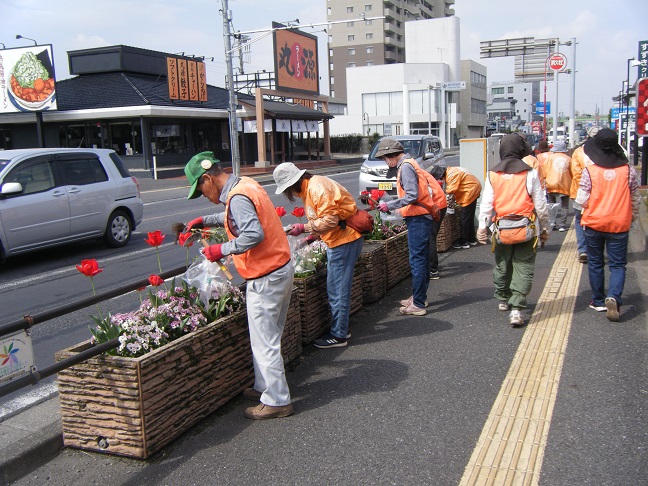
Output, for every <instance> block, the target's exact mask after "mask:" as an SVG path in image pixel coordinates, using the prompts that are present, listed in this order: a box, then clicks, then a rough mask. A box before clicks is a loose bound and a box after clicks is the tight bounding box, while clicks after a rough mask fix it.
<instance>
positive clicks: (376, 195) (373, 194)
mask: <svg viewBox="0 0 648 486" xmlns="http://www.w3.org/2000/svg"><path fill="white" fill-rule="evenodd" d="M384 195H385V191H380V190H378V189H372V190H371V199H373V200H375V201H380V198H382V197H383V196H384Z"/></svg>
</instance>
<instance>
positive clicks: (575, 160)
mask: <svg viewBox="0 0 648 486" xmlns="http://www.w3.org/2000/svg"><path fill="white" fill-rule="evenodd" d="M593 163H594V162H592V160H591V159H590V158H589V157H588V156H587V155H586V154H585V150H584V148H583V146H582V145H581V146H580V147H577V148H576V150H574V153H573V154H572V156H571V173H572V183H571V189H570V191H569V197H571V198H572V199H576V194H577V193H578V186H579V185H580V180H581V175H582V173H583V169H584V168H585V167H587V166H589V165H592V164H593Z"/></svg>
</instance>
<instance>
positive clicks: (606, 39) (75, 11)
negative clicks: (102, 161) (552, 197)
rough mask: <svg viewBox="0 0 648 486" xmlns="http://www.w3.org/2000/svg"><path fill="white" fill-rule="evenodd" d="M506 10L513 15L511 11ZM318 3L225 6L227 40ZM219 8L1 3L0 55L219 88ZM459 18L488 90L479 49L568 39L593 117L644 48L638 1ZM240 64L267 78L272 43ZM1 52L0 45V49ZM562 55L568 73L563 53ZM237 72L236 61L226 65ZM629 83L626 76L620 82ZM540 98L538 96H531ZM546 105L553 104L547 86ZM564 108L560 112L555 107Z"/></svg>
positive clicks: (487, 10) (464, 8) (322, 18)
mask: <svg viewBox="0 0 648 486" xmlns="http://www.w3.org/2000/svg"><path fill="white" fill-rule="evenodd" d="M511 5H513V7H511ZM326 7H327V0H280V1H277V0H229V10H230V11H231V15H232V19H233V27H234V30H236V31H241V32H246V31H253V30H260V29H267V28H270V26H271V22H272V21H278V22H287V21H294V20H295V19H299V22H300V25H309V24H316V23H325V22H326ZM221 8H222V0H182V1H178V0H102V1H97V0H56V1H55V2H42V1H34V0H2V9H1V14H0V42H1V43H3V44H4V45H5V47H6V48H13V47H24V46H28V45H30V44H32V43H31V42H30V41H28V40H25V39H16V34H20V35H23V36H25V37H30V38H32V39H35V40H36V41H37V42H38V43H39V44H52V46H53V50H54V58H55V67H56V77H57V79H66V78H69V77H70V74H69V71H68V61H67V52H68V51H73V50H78V49H89V48H93V47H103V46H111V45H118V44H124V45H129V46H134V47H141V48H145V49H152V50H158V51H163V52H169V53H180V52H184V53H185V55H195V56H205V57H207V58H211V57H214V61H207V63H206V67H207V82H208V83H209V84H212V85H216V86H221V87H223V86H224V85H225V73H226V65H225V61H224V59H225V55H224V48H223V18H222V16H221V14H220V10H221ZM454 9H455V14H456V16H457V17H459V18H460V19H461V24H460V30H461V58H462V59H473V60H474V61H476V62H478V63H480V64H483V65H484V66H486V67H487V69H488V82H489V83H492V82H498V81H512V80H513V77H514V76H513V74H514V59H513V58H512V57H511V58H500V59H480V57H479V47H480V41H485V40H495V39H511V38H519V37H528V36H533V37H536V38H548V37H558V38H559V39H560V41H561V42H564V41H567V40H570V39H571V38H576V41H577V47H576V71H577V72H576V96H575V98H576V99H575V107H576V110H577V111H578V112H581V113H590V114H593V113H594V112H595V110H596V109H597V108H598V109H599V110H600V111H601V113H605V112H607V110H608V109H609V108H611V107H612V106H615V105H614V103H613V101H612V97H613V96H616V95H618V94H619V92H620V91H621V89H622V84H623V82H625V79H626V75H627V65H628V62H627V60H628V59H630V58H632V57H635V58H636V57H637V56H638V42H639V41H642V40H648V27H647V25H648V24H647V23H646V22H647V19H648V2H646V1H643V0H615V1H609V0H589V1H587V2H584V1H577V0H535V1H528V0H518V1H517V2H511V1H510V0H456V1H455V5H454ZM325 27H326V26H325V25H322V26H318V27H305V28H303V30H304V31H305V32H309V33H313V34H315V35H317V36H318V38H319V39H320V42H319V57H320V75H321V79H322V81H321V83H320V88H321V92H322V93H323V94H328V82H327V80H328V60H327V47H326V37H327V34H326V33H325V32H323V29H324V28H325ZM249 35H250V36H251V37H252V38H253V39H258V40H257V41H255V42H254V43H253V45H252V46H251V50H250V52H249V54H246V55H245V56H244V60H245V61H246V62H245V63H244V71H245V72H246V73H254V72H256V71H261V70H262V69H266V70H269V71H270V70H273V61H272V41H271V37H270V36H265V37H263V34H262V33H250V34H249ZM1 47H2V46H0V48H1ZM563 52H564V53H565V54H566V55H567V57H568V63H569V64H570V65H569V67H571V65H572V64H571V62H572V61H573V59H572V51H571V47H565V48H564V50H563ZM234 65H235V66H238V60H235V64H234ZM561 78H562V79H561V82H560V85H559V90H560V93H561V94H560V96H559V103H560V108H559V110H560V111H564V112H565V113H568V111H569V108H568V107H569V105H570V103H571V89H570V86H569V81H568V76H561ZM635 79H636V68H633V69H631V74H630V83H631V84H633V83H634V81H635ZM541 91H542V87H541ZM547 94H548V99H551V98H552V96H553V88H552V86H551V84H550V85H549V87H548V88H547ZM563 103H564V104H563Z"/></svg>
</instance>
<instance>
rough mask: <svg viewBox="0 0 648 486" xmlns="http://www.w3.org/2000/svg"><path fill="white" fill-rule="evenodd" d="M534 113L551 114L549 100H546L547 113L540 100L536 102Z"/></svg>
mask: <svg viewBox="0 0 648 486" xmlns="http://www.w3.org/2000/svg"><path fill="white" fill-rule="evenodd" d="M535 112H536V115H545V114H546V115H551V101H547V113H545V109H544V103H543V102H542V101H537V102H536V109H535Z"/></svg>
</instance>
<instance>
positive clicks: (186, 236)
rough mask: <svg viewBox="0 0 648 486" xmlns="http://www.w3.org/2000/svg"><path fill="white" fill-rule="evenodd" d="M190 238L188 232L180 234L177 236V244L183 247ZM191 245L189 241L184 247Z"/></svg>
mask: <svg viewBox="0 0 648 486" xmlns="http://www.w3.org/2000/svg"><path fill="white" fill-rule="evenodd" d="M190 237H191V232H190V231H188V232H187V233H180V234H179V235H178V244H179V245H180V246H185V244H186V243H187V240H188V239H189V238H190ZM191 245H193V241H190V242H189V244H188V245H186V246H191Z"/></svg>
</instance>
